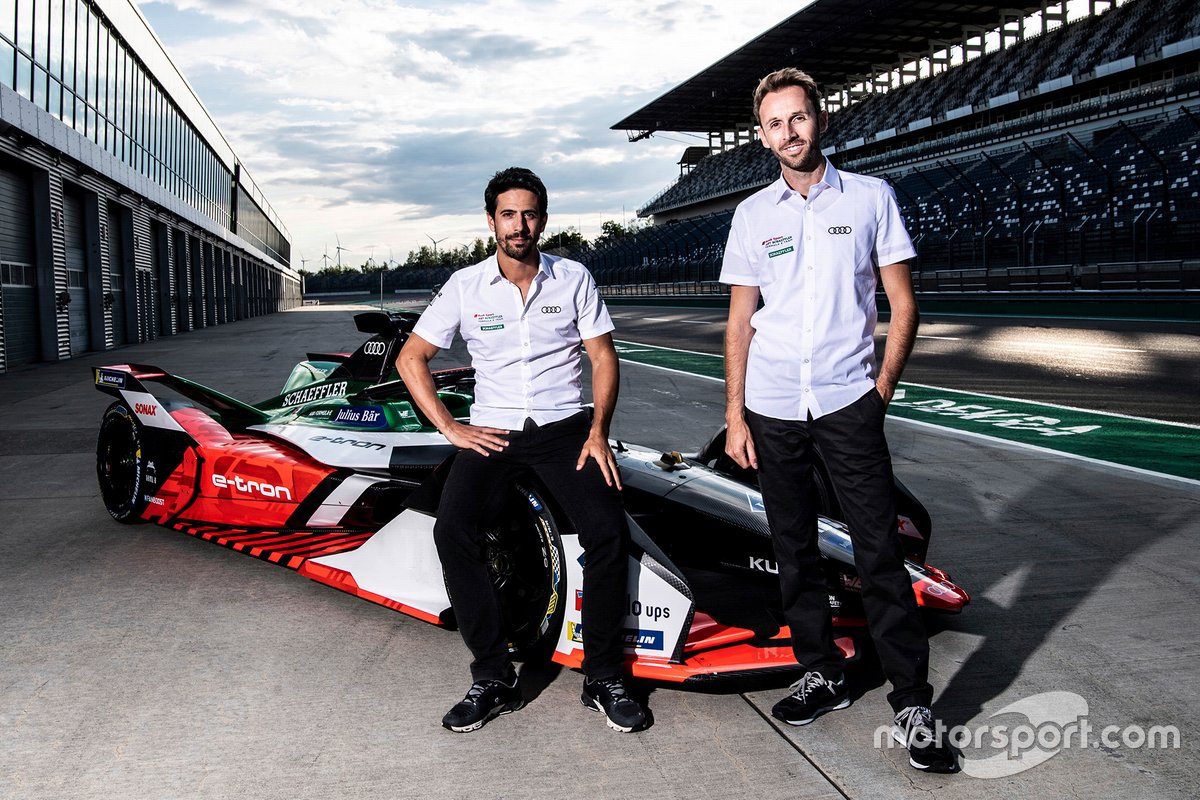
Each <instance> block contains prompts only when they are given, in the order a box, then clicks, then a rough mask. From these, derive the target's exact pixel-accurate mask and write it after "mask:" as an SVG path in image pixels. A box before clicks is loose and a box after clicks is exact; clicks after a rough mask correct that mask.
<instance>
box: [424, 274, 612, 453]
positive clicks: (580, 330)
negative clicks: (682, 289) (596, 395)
mask: <svg viewBox="0 0 1200 800" xmlns="http://www.w3.org/2000/svg"><path fill="white" fill-rule="evenodd" d="M612 329H613V323H612V319H611V318H610V317H609V315H608V309H607V308H606V307H605V305H604V300H603V299H602V298H601V297H600V293H599V291H597V289H596V282H595V281H594V280H593V279H592V275H591V273H589V272H588V271H587V268H586V267H584V266H583V265H582V264H580V263H579V262H577V261H571V260H569V259H565V258H559V257H558V256H551V255H546V254H545V253H542V254H541V265H540V266H539V267H538V272H537V274H536V275H535V276H534V278H533V283H532V284H530V287H529V292H528V295H527V296H526V299H525V301H524V302H522V301H521V290H520V289H518V288H517V286H516V284H514V283H511V282H510V281H509V280H508V279H507V278H505V277H504V275H503V273H501V272H500V265H499V263H498V262H497V261H496V256H495V255H494V254H493V255H492V256H490V257H488V258H486V259H484V260H483V261H481V262H479V263H478V264H475V265H474V266H470V267H466V268H464V269H461V270H459V271H457V272H455V273H454V274H453V275H451V276H450V279H449V280H447V281H446V283H445V285H443V286H442V288H441V290H440V291H439V292H438V294H437V296H436V297H434V299H433V301H432V302H431V303H430V304H429V307H428V308H426V309H425V311H424V313H422V314H421V319H420V320H419V321H418V322H417V324H416V327H415V328H414V329H413V332H414V333H416V334H417V335H418V336H420V337H421V338H422V339H424V340H425V341H427V342H429V343H430V344H433V345H436V346H437V347H440V348H443V349H444V348H447V347H449V346H450V344H451V343H452V342H453V340H454V334H455V333H456V332H457V333H460V334H461V335H462V337H463V341H465V342H466V343H467V350H469V351H470V353H471V363H472V366H474V367H475V404H474V405H473V406H472V408H471V422H472V424H475V425H486V426H489V427H493V428H504V429H506V430H520V429H521V428H522V427H523V426H524V424H525V420H526V419H532V420H533V421H534V422H536V423H537V424H539V425H545V424H547V423H550V422H557V421H558V420H561V419H566V418H567V417H569V416H571V415H572V414H576V413H578V412H579V411H580V410H581V409H583V408H584V402H583V391H582V385H581V383H580V375H581V370H582V357H581V352H582V349H581V342H582V341H583V340H584V339H592V338H594V337H596V336H602V335H603V334H606V333H608V332H610V331H612Z"/></svg>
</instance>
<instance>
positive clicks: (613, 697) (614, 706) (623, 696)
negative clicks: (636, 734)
mask: <svg viewBox="0 0 1200 800" xmlns="http://www.w3.org/2000/svg"><path fill="white" fill-rule="evenodd" d="M579 700H580V701H581V702H582V703H583V705H584V707H586V708H590V709H592V710H593V711H599V712H601V713H603V714H604V717H605V720H606V721H607V722H608V727H610V728H612V729H613V730H615V731H620V732H621V733H629V732H630V731H634V730H639V729H641V728H642V726H644V725H645V724H646V709H644V708H642V705H641V703H639V702H638V701H636V700H634V699H633V698H631V697H630V696H629V693H628V692H626V691H625V682H624V681H623V680H622V679H621V678H619V677H618V678H607V679H604V680H598V681H593V680H591V679H586V678H585V679H584V681H583V694H581V695H580V696H579Z"/></svg>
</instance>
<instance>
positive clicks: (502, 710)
mask: <svg viewBox="0 0 1200 800" xmlns="http://www.w3.org/2000/svg"><path fill="white" fill-rule="evenodd" d="M524 707H525V701H524V700H521V701H519V702H517V703H515V704H514V703H508V704H507V705H503V706H496V707H495V708H493V709H492V710H491V712H490V713H489V714H488V715H487V716H486V717H484V718H483V719H481V720H479V722H475V723H472V724H470V725H463V726H461V727H456V726H454V725H446V724H445V723H443V724H442V727H443V728H445V729H446V730H449V731H454V732H455V733H470V732H471V731H477V730H479V729H480V728H482V727H483V726H484V725H486V724H487V723H489V722H491V721H492V720H494V719H495V718H496V717H502V716H504V715H505V714H511V713H513V712H514V711H520V710H521V709H522V708H524Z"/></svg>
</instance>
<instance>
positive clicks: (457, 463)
mask: <svg viewBox="0 0 1200 800" xmlns="http://www.w3.org/2000/svg"><path fill="white" fill-rule="evenodd" d="M547 205H548V203H547V196H546V187H545V186H544V185H543V184H542V181H541V180H540V179H539V178H538V177H537V176H536V175H535V174H533V173H532V172H530V171H529V170H527V169H522V168H519V167H510V168H509V169H506V170H502V171H500V172H497V173H496V174H495V176H493V177H492V180H491V181H490V182H489V183H488V185H487V189H486V190H485V191H484V207H485V210H486V212H487V221H488V226H489V227H490V228H491V230H492V232H493V233H494V234H495V238H496V252H495V254H494V255H492V256H491V257H489V258H487V259H485V260H483V261H481V262H480V263H478V264H475V265H474V266H471V267H467V268H465V269H461V270H459V271H458V272H455V273H454V274H453V275H451V276H450V278H449V280H447V281H446V283H445V285H444V286H442V288H441V290H440V291H439V292H438V293H437V295H436V296H435V298H434V299H433V301H432V302H431V303H430V305H429V307H428V308H427V309H426V310H425V312H424V313H423V314H422V315H421V319H420V320H419V321H418V322H417V324H416V327H415V328H414V330H413V332H412V334H411V335H410V336H409V339H408V341H407V342H405V344H404V348H403V349H402V350H401V352H400V356H399V357H398V359H397V362H396V366H397V368H398V369H399V371H400V376H401V377H402V378H403V379H404V382H405V384H407V386H408V389H409V391H410V392H411V394H412V397H413V400H414V401H416V403H417V405H418V406H419V407H420V409H421V410H422V411H423V412H424V413H425V415H426V416H427V417H428V418H429V419H430V420H431V421H432V422H433V424H434V425H435V426H437V429H438V430H439V431H441V433H442V435H444V436H445V437H446V439H447V440H449V441H450V443H451V444H453V445H455V446H457V447H458V448H459V451H458V453H457V454H456V456H455V459H454V463H453V464H452V466H451V468H450V474H449V476H448V477H447V480H446V485H445V488H444V489H443V492H442V498H441V502H440V505H439V507H438V515H437V521H436V523H435V524H434V540H435V542H436V544H437V548H438V555H439V556H440V558H441V561H442V566H443V569H444V570H445V574H446V585H447V588H448V589H449V592H450V602H451V605H452V606H453V608H454V615H455V618H456V620H457V621H458V625H459V629H460V631H461V632H462V636H463V640H464V641H465V642H466V644H467V647H468V648H469V649H470V651H471V654H472V656H473V660H472V662H471V677H472V680H473V684H472V686H471V689H470V691H468V692H467V695H466V697H465V698H463V700H462V701H461V702H459V703H458V704H456V705H455V706H454V707H453V708H451V709H450V711H449V712H448V713H447V714H446V716H445V717H444V718H443V719H442V725H443V726H444V727H446V728H448V729H450V730H452V731H455V732H459V733H465V732H468V731H473V730H477V729H479V728H480V727H482V726H483V725H484V724H485V723H486V722H488V721H489V720H491V719H493V718H494V717H497V716H499V715H501V714H508V713H511V712H513V711H516V710H517V709H519V708H521V707H522V706H523V705H524V704H525V702H524V699H523V698H522V695H521V691H520V688H519V686H518V685H517V674H516V671H515V670H514V669H513V665H512V661H511V659H510V656H509V650H508V642H507V639H506V636H505V631H504V624H503V620H502V618H501V611H500V607H499V604H498V601H497V599H496V595H495V591H494V588H493V585H492V582H491V580H490V577H489V574H488V566H487V554H486V548H485V543H484V541H483V534H484V532H485V531H486V528H487V525H488V524H489V523H490V522H491V521H492V518H493V517H494V515H495V512H496V510H497V505H498V503H499V502H500V499H501V496H502V493H503V492H504V491H505V489H506V488H507V487H508V485H509V481H510V480H511V479H512V477H513V476H515V475H517V474H518V473H520V472H526V471H527V472H532V473H533V474H534V475H536V476H537V478H538V480H540V481H541V483H542V484H544V485H545V487H546V488H547V490H549V492H550V494H551V495H552V496H553V498H554V499H555V500H556V501H557V504H558V506H559V508H561V509H562V511H563V513H564V514H565V515H566V516H567V518H568V519H567V521H568V522H569V523H570V525H571V527H572V528H573V529H574V531H575V532H576V533H578V535H579V542H580V544H581V545H582V546H583V548H584V553H585V561H584V564H583V609H582V614H583V619H582V624H583V630H584V631H585V635H586V637H587V641H586V643H585V646H584V660H583V671H584V673H585V675H586V676H587V677H586V679H585V680H584V684H583V694H582V697H581V699H582V701H583V704H584V706H586V707H587V708H590V709H592V710H596V711H601V712H602V713H603V714H604V715H605V717H606V718H607V720H608V725H609V727H612V728H615V729H616V730H619V731H622V732H628V731H632V730H639V729H641V728H642V727H644V726H645V724H646V714H645V711H644V709H643V708H642V707H641V705H640V704H639V703H638V702H636V701H635V700H633V699H632V698H630V697H629V694H628V692H627V691H626V688H625V684H624V681H623V678H622V671H623V668H624V644H623V642H622V638H621V634H622V624H623V622H624V619H625V605H624V603H625V590H626V580H627V576H628V564H627V561H628V556H627V538H628V530H627V528H626V526H625V512H624V508H623V506H622V503H621V495H620V489H621V478H620V474H619V472H618V469H617V464H616V459H615V457H614V456H613V452H612V449H611V448H610V447H609V445H608V431H609V424H610V422H611V420H612V414H613V409H614V407H615V405H616V402H617V390H618V387H619V371H618V369H619V368H618V361H617V354H616V350H615V349H614V347H613V343H612V336H611V333H610V332H611V331H612V330H613V324H612V320H611V319H610V317H609V315H608V310H607V309H606V308H605V305H604V301H603V300H602V299H601V298H600V294H599V292H598V291H597V289H596V284H595V282H594V281H593V280H592V276H591V275H590V274H589V273H588V271H587V269H585V268H584V266H583V265H582V264H579V263H577V262H575V261H570V260H568V259H565V258H559V257H557V256H550V255H546V254H544V253H541V252H539V251H538V247H537V243H538V237H539V236H541V234H542V232H543V231H544V230H545V229H546V220H547ZM456 332H457V333H459V334H461V335H462V337H463V340H464V341H465V342H466V344H467V349H468V350H469V351H470V353H471V363H472V366H474V367H475V380H476V384H475V404H474V405H473V406H472V408H471V421H470V424H468V423H465V422H459V421H457V420H456V419H454V417H453V416H452V415H451V414H450V411H449V410H448V409H447V408H446V406H445V405H444V404H443V403H442V401H441V400H440V399H439V398H438V395H437V391H436V388H435V386H434V382H433V377H432V374H431V372H430V369H429V361H430V360H431V359H432V358H433V357H434V356H435V355H437V353H438V351H439V350H441V349H443V348H446V347H449V346H450V344H451V342H452V341H453V339H454V334H455V333H456ZM581 344H582V345H583V346H584V347H586V349H587V355H588V360H589V361H590V362H591V367H592V398H593V404H594V407H595V408H594V410H593V411H592V412H591V414H589V412H588V409H587V406H585V405H584V402H583V397H582V389H581V383H580V375H581V372H582V359H581V353H580V345H581Z"/></svg>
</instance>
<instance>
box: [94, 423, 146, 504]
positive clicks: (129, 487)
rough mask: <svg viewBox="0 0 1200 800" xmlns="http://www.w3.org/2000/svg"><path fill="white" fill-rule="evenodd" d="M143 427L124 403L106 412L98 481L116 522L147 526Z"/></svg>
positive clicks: (99, 448)
mask: <svg viewBox="0 0 1200 800" xmlns="http://www.w3.org/2000/svg"><path fill="white" fill-rule="evenodd" d="M141 428H142V426H141V423H139V422H138V421H137V419H136V418H135V417H134V416H133V413H132V412H131V411H130V410H129V409H128V408H127V407H126V406H125V404H124V403H113V404H112V405H111V406H109V407H108V409H107V410H106V411H105V412H104V419H103V420H102V421H101V423H100V434H99V435H98V436H97V437H96V477H97V479H98V480H99V481H100V496H101V497H102V498H103V499H104V507H105V508H107V509H108V513H109V514H111V515H112V518H113V519H115V520H116V521H117V522H124V523H126V524H129V525H134V524H137V523H140V522H144V521H145V520H143V519H142V511H143V510H144V509H145V508H146V505H147V501H146V496H145V491H144V485H143V484H144V482H145V475H146V456H145V455H144V452H143V450H142V430H141Z"/></svg>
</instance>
